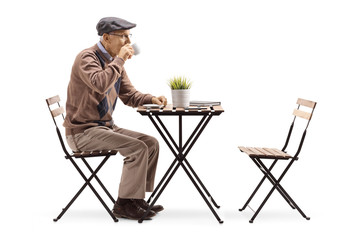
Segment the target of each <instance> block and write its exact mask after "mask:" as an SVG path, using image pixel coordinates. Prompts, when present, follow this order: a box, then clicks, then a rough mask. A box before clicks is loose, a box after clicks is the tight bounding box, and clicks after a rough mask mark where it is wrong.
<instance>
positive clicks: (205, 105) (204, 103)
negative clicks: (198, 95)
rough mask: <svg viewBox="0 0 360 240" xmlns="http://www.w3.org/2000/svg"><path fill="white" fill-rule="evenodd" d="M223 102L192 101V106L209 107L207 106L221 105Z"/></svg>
mask: <svg viewBox="0 0 360 240" xmlns="http://www.w3.org/2000/svg"><path fill="white" fill-rule="evenodd" d="M219 105H221V102H213V101H190V106H198V107H207V106H219Z"/></svg>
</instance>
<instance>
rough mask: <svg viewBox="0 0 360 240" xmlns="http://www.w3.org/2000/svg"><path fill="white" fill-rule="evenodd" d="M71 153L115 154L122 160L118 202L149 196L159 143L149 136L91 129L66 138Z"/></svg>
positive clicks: (151, 189)
mask: <svg viewBox="0 0 360 240" xmlns="http://www.w3.org/2000/svg"><path fill="white" fill-rule="evenodd" d="M66 140H67V142H68V144H69V147H70V148H71V149H72V150H73V151H95V150H117V151H119V153H120V154H121V155H122V156H124V157H125V159H124V166H123V170H122V176H121V181H120V186H119V195H118V197H119V198H136V199H143V198H145V191H146V192H152V191H153V189H154V180H155V172H156V165H157V161H158V156H159V143H158V141H157V140H156V139H155V138H154V137H151V136H148V135H145V134H143V133H138V132H134V131H130V130H127V129H123V128H119V127H117V126H114V127H113V128H108V127H102V126H99V127H92V128H89V129H86V130H85V131H84V133H79V134H75V135H74V136H67V137H66Z"/></svg>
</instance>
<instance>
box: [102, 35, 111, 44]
mask: <svg viewBox="0 0 360 240" xmlns="http://www.w3.org/2000/svg"><path fill="white" fill-rule="evenodd" d="M102 37H103V40H104V42H106V43H110V42H111V41H110V35H109V34H107V33H104V34H103V35H102Z"/></svg>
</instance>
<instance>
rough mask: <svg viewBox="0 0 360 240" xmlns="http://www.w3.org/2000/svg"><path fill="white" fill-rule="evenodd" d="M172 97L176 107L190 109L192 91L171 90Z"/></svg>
mask: <svg viewBox="0 0 360 240" xmlns="http://www.w3.org/2000/svg"><path fill="white" fill-rule="evenodd" d="M171 96H172V103H173V106H174V107H183V108H186V107H189V105H190V89H180V90H171Z"/></svg>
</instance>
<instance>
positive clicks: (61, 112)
mask: <svg viewBox="0 0 360 240" xmlns="http://www.w3.org/2000/svg"><path fill="white" fill-rule="evenodd" d="M59 102H60V97H59V96H58V95H57V96H55V97H51V98H48V99H46V103H47V105H48V108H49V111H50V114H51V117H52V119H53V121H54V124H55V127H56V133H57V135H58V138H59V141H60V144H61V147H62V149H63V151H64V153H65V159H68V160H70V162H71V163H72V164H73V165H74V167H75V168H76V170H77V171H78V172H79V173H80V175H81V177H82V178H83V179H84V181H85V183H84V184H83V185H82V187H81V188H80V189H79V191H78V192H77V193H76V194H75V196H74V197H73V198H72V199H71V200H70V202H69V203H68V204H67V205H66V207H65V208H63V210H62V211H61V213H60V214H59V216H58V217H57V218H54V221H55V222H56V221H57V220H59V219H60V218H61V217H62V216H63V215H64V214H65V212H66V211H67V210H68V209H69V207H70V206H71V205H72V204H73V202H74V201H75V200H76V199H77V197H78V196H79V195H80V194H81V192H82V191H83V190H84V189H85V187H86V186H89V187H90V189H91V190H92V191H93V192H94V194H95V196H96V197H97V198H98V199H99V201H100V202H101V204H102V205H103V206H104V208H105V209H106V211H107V212H108V213H109V214H110V216H111V217H112V219H113V220H114V221H115V222H117V221H118V219H117V218H116V217H115V216H114V214H113V213H112V212H111V211H110V209H109V207H108V206H107V205H106V204H105V202H104V200H103V199H102V198H101V197H100V195H99V194H98V193H97V191H96V190H95V188H94V187H93V186H92V184H91V183H90V181H91V180H92V179H93V178H95V179H96V181H97V182H98V183H99V185H100V186H101V188H102V189H103V190H104V192H105V193H106V195H108V197H109V198H110V200H111V201H112V202H113V203H115V200H114V198H113V197H112V196H111V195H110V193H109V191H108V190H107V189H106V188H105V186H104V184H103V183H102V182H101V181H100V179H99V178H98V176H97V175H96V174H97V173H98V172H99V170H100V169H101V167H102V166H103V165H104V164H105V162H106V161H107V160H108V159H109V157H110V156H113V155H115V154H116V153H117V151H113V150H103V151H89V152H75V153H73V154H69V152H68V151H67V149H66V147H65V144H64V141H63V138H62V135H61V132H60V130H59V128H58V126H57V121H56V117H58V116H60V115H62V118H63V120H64V119H65V118H64V112H65V110H64V107H62V106H60V103H59ZM55 103H56V104H57V107H56V108H55V109H53V110H52V109H51V107H52V105H53V104H55ZM90 157H103V160H102V161H101V163H100V164H99V166H98V167H97V168H96V169H95V171H94V170H93V169H92V168H91V167H90V165H89V164H88V162H87V161H86V158H90ZM74 158H75V159H79V158H80V159H81V160H82V161H83V162H84V164H85V166H86V167H87V168H88V169H89V171H90V172H91V176H90V177H89V178H87V177H86V176H85V174H84V173H83V172H82V171H81V169H80V168H79V166H78V165H77V164H76V162H75V160H74Z"/></svg>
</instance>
